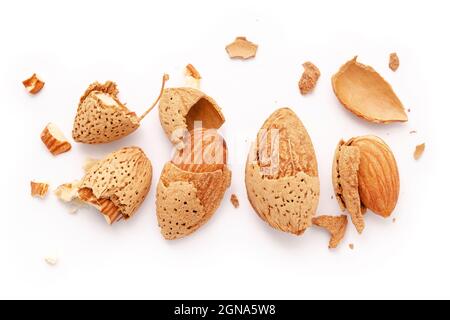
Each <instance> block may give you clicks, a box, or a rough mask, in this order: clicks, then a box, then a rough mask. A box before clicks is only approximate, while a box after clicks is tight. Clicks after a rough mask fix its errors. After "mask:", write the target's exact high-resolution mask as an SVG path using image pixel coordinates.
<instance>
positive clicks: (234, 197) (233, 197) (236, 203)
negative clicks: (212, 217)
mask: <svg viewBox="0 0 450 320" xmlns="http://www.w3.org/2000/svg"><path fill="white" fill-rule="evenodd" d="M230 201H231V204H232V205H233V207H235V208H236V209H237V208H239V199H238V197H237V195H235V194H234V193H233V194H232V195H231V197H230Z"/></svg>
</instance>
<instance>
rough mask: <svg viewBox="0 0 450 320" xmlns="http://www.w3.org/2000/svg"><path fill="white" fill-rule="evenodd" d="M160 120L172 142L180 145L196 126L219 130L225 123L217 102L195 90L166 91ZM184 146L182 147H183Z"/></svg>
mask: <svg viewBox="0 0 450 320" xmlns="http://www.w3.org/2000/svg"><path fill="white" fill-rule="evenodd" d="M159 119H160V122H161V126H162V127H163V129H164V132H165V133H166V135H167V137H168V138H169V139H170V141H171V142H172V143H173V144H175V145H179V144H180V143H181V142H182V140H183V138H184V136H185V135H186V133H187V132H189V131H192V130H193V129H194V124H195V122H197V121H201V126H202V127H204V128H205V129H219V128H220V127H221V126H222V124H223V123H224V122H225V118H224V116H223V114H222V111H221V109H220V107H219V106H218V105H217V103H216V101H214V99H212V98H211V97H209V96H208V95H206V94H205V93H203V92H201V91H200V90H197V89H194V88H169V89H165V90H164V92H163V95H162V97H161V100H160V103H159ZM181 146H182V145H181Z"/></svg>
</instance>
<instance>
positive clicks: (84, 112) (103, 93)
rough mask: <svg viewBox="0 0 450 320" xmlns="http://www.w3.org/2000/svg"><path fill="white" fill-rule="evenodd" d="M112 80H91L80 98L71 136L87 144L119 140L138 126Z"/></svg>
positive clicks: (136, 120)
mask: <svg viewBox="0 0 450 320" xmlns="http://www.w3.org/2000/svg"><path fill="white" fill-rule="evenodd" d="M118 94H119V90H118V89H117V85H116V84H115V83H114V82H111V81H107V82H106V83H104V84H100V83H98V82H95V83H93V84H91V85H90V86H89V88H88V89H87V90H86V92H85V93H84V95H83V96H82V97H81V99H80V103H79V105H78V110H77V114H76V116H75V120H74V124H73V131H72V136H73V139H74V140H75V141H77V142H81V143H87V144H100V143H108V142H112V141H115V140H118V139H121V138H123V137H125V136H127V135H129V134H131V133H133V132H134V131H135V130H136V129H137V128H139V118H138V117H137V115H136V114H135V113H134V112H131V111H130V110H128V108H127V107H126V106H125V105H123V104H122V103H121V102H120V101H119V99H118V98H117V95H118Z"/></svg>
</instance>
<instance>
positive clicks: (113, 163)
mask: <svg viewBox="0 0 450 320" xmlns="http://www.w3.org/2000/svg"><path fill="white" fill-rule="evenodd" d="M151 181H152V165H151V163H150V160H149V159H148V158H147V156H146V155H145V153H144V152H143V151H142V150H141V149H140V148H138V147H128V148H122V149H120V150H118V151H116V152H113V153H111V154H109V155H108V156H106V158H104V159H103V160H100V161H98V162H96V163H95V164H94V165H93V166H92V167H91V168H90V169H89V170H88V171H87V173H86V175H85V176H84V178H83V179H82V181H81V184H80V187H79V191H78V193H79V197H80V199H81V200H83V201H85V202H87V203H89V204H92V205H94V206H95V207H97V208H98V209H99V210H100V211H101V212H102V213H103V214H104V216H105V218H106V219H107V221H108V222H109V223H114V221H116V220H118V219H120V218H124V219H128V218H130V217H131V216H133V215H134V214H135V213H136V211H137V209H138V208H139V207H140V206H141V204H142V202H143V201H144V199H145V197H146V196H147V194H148V191H149V190H150V185H151Z"/></svg>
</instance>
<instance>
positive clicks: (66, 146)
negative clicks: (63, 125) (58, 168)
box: [41, 123, 72, 156]
mask: <svg viewBox="0 0 450 320" xmlns="http://www.w3.org/2000/svg"><path fill="white" fill-rule="evenodd" d="M41 140H42V142H43V143H44V144H45V146H46V147H47V149H48V151H50V153H51V154H52V155H54V156H57V155H59V154H61V153H65V152H68V151H70V150H71V149H72V145H71V144H70V143H69V142H68V141H67V140H66V138H65V137H64V135H63V133H62V132H61V130H59V129H58V127H57V126H56V125H55V124H53V123H49V124H48V125H47V126H46V127H45V128H44V130H43V131H42V133H41Z"/></svg>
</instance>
